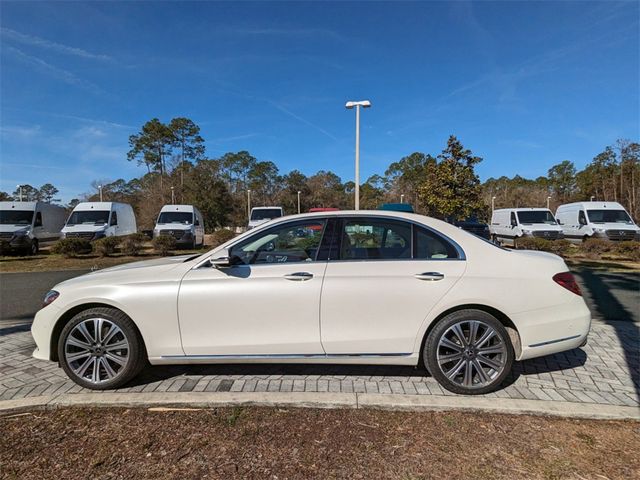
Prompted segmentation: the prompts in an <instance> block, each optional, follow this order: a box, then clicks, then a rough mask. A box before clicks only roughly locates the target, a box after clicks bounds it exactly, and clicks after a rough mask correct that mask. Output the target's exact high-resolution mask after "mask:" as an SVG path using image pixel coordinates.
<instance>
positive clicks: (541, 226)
mask: <svg viewBox="0 0 640 480" xmlns="http://www.w3.org/2000/svg"><path fill="white" fill-rule="evenodd" d="M518 226H519V227H520V228H521V229H522V230H531V231H533V232H543V231H547V232H561V231H562V227H561V226H560V225H550V224H548V223H532V224H530V225H529V224H525V223H521V224H520V225H518Z"/></svg>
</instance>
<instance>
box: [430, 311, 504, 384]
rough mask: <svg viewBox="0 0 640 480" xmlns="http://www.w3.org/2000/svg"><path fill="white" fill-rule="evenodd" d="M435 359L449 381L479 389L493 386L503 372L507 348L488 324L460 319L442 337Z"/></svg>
mask: <svg viewBox="0 0 640 480" xmlns="http://www.w3.org/2000/svg"><path fill="white" fill-rule="evenodd" d="M436 359H437V362H438V366H439V368H440V370H441V371H442V373H443V374H444V375H445V376H446V377H447V378H448V379H449V380H450V381H451V382H453V383H455V384H457V385H460V386H461V387H464V388H466V389H478V388H483V387H486V386H488V385H490V384H492V383H493V382H494V381H495V379H496V378H497V377H499V376H500V374H501V373H502V372H503V371H504V369H505V366H506V363H507V345H506V342H505V339H504V338H502V336H501V334H500V333H499V332H498V331H496V330H495V329H494V328H493V327H491V326H490V325H489V324H487V323H485V322H482V321H480V320H463V321H460V322H458V323H455V324H453V325H452V326H451V327H449V328H448V329H447V330H446V331H445V332H444V333H443V334H442V336H441V337H440V339H439V341H438V348H437V355H436Z"/></svg>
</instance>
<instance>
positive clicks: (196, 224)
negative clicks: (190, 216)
mask: <svg viewBox="0 0 640 480" xmlns="http://www.w3.org/2000/svg"><path fill="white" fill-rule="evenodd" d="M193 224H194V225H195V226H196V227H199V226H200V220H198V219H197V218H196V221H195V222H193Z"/></svg>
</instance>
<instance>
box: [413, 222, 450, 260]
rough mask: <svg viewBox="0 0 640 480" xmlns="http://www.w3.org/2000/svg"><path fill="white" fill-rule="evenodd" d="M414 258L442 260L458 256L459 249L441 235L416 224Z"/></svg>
mask: <svg viewBox="0 0 640 480" xmlns="http://www.w3.org/2000/svg"><path fill="white" fill-rule="evenodd" d="M413 229H414V242H413V245H414V247H413V258H415V259H418V260H436V259H438V260H442V259H446V258H458V251H457V250H456V248H455V247H454V246H453V245H451V243H449V242H448V241H447V240H445V239H444V238H442V237H441V236H440V235H438V234H436V233H434V232H432V231H430V230H427V229H426V228H422V227H418V226H417V225H415V226H414V227H413Z"/></svg>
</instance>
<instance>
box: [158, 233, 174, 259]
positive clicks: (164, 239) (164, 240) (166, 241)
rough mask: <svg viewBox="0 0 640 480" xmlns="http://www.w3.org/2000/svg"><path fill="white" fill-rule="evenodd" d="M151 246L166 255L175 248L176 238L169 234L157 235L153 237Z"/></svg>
mask: <svg viewBox="0 0 640 480" xmlns="http://www.w3.org/2000/svg"><path fill="white" fill-rule="evenodd" d="M153 248H155V249H156V250H157V251H158V253H160V255H162V256H163V257H166V256H167V255H169V252H170V251H171V250H173V249H175V248H176V239H175V238H173V236H171V235H158V236H157V237H156V238H154V239H153Z"/></svg>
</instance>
